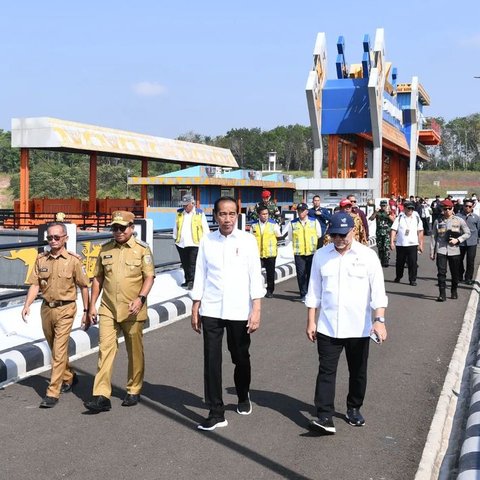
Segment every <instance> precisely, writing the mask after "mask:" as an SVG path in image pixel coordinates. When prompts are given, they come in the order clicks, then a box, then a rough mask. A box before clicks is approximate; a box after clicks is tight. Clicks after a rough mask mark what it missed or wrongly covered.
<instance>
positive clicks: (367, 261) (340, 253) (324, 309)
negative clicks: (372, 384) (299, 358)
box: [305, 212, 388, 434]
mask: <svg viewBox="0 0 480 480" xmlns="http://www.w3.org/2000/svg"><path fill="white" fill-rule="evenodd" d="M353 227H354V222H353V219H352V217H351V216H350V215H348V213H346V212H340V213H336V214H334V215H333V216H332V218H331V221H330V226H329V230H328V231H329V234H330V237H331V239H332V243H330V244H328V245H326V246H325V247H323V248H321V249H320V250H317V252H316V253H315V255H314V257H313V264H312V272H311V276H310V283H309V286H308V293H307V297H306V299H305V305H306V306H307V307H308V314H307V328H306V334H307V337H308V339H309V340H310V341H312V342H315V341H316V342H317V350H318V358H319V361H320V364H319V369H318V376H317V382H316V388H315V407H316V411H317V417H318V418H315V419H313V420H312V421H311V422H310V428H312V429H313V430H318V431H319V432H322V433H327V434H333V433H335V426H334V424H333V415H334V413H335V405H334V402H335V379H336V375H337V366H338V361H339V358H340V355H341V353H342V350H343V349H345V353H346V357H347V363H348V370H349V375H350V379H349V391H348V396H347V402H346V403H347V405H346V406H347V414H346V419H347V421H348V423H349V424H350V425H352V426H355V427H361V426H363V425H365V419H364V418H363V416H362V414H361V413H360V409H361V407H362V405H363V399H364V397H365V392H366V387H367V363H368V352H369V347H370V336H371V335H373V338H375V341H377V342H379V343H381V342H384V341H385V340H386V339H387V330H386V328H385V309H386V307H387V305H388V298H387V296H386V294H385V284H384V279H383V271H382V266H381V265H380V261H379V259H378V257H377V255H376V253H375V252H374V251H373V250H372V249H370V248H368V247H367V246H365V245H362V244H361V243H359V242H357V241H356V240H354V232H353Z"/></svg>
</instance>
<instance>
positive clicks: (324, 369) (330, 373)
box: [315, 333, 370, 417]
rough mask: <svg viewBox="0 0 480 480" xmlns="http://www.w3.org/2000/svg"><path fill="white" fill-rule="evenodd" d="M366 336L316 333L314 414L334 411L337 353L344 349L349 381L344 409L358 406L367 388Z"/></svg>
mask: <svg viewBox="0 0 480 480" xmlns="http://www.w3.org/2000/svg"><path fill="white" fill-rule="evenodd" d="M369 342H370V338H369V337H366V338H364V337H361V338H332V337H328V336H326V335H322V334H320V333H317V350H318V360H319V367H318V375H317V384H316V387H315V407H316V409H317V416H319V417H325V416H327V417H331V416H332V415H333V414H334V413H335V383H336V379H337V367H338V360H339V359H340V354H341V353H342V350H343V349H344V348H345V355H346V357H347V364H348V372H349V382H348V396H347V408H360V407H361V406H362V405H363V399H364V398H365V392H366V389H367V365H368V352H369V349H370V343H369Z"/></svg>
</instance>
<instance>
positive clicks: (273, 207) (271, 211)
mask: <svg viewBox="0 0 480 480" xmlns="http://www.w3.org/2000/svg"><path fill="white" fill-rule="evenodd" d="M263 205H266V207H267V209H268V217H269V218H271V219H272V220H275V221H276V222H277V223H280V221H281V219H282V216H281V214H280V210H279V209H278V207H277V204H276V203H275V202H273V201H272V200H269V201H268V202H258V203H256V204H255V208H254V210H253V212H252V215H251V219H252V220H253V221H255V222H258V213H257V208H258V207H260V206H263Z"/></svg>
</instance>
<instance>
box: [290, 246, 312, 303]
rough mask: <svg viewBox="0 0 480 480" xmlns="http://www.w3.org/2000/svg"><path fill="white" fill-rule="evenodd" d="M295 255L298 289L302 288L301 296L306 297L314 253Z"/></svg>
mask: <svg viewBox="0 0 480 480" xmlns="http://www.w3.org/2000/svg"><path fill="white" fill-rule="evenodd" d="M294 257H295V269H296V270H297V283H298V289H299V290H300V296H301V297H304V296H305V295H306V294H307V291H308V282H309V281H310V271H311V270H312V260H313V255H294Z"/></svg>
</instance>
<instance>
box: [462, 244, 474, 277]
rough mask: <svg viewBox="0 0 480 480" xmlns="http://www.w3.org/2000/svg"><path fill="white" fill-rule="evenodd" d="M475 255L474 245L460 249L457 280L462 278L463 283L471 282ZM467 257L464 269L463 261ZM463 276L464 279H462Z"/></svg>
mask: <svg viewBox="0 0 480 480" xmlns="http://www.w3.org/2000/svg"><path fill="white" fill-rule="evenodd" d="M476 255H477V246H476V245H466V246H465V247H460V265H459V273H458V275H459V278H464V279H465V281H467V280H473V270H474V267H475V257H476ZM465 256H466V257H467V265H466V266H465V267H464V265H463V261H464V259H465ZM464 275H465V277H464Z"/></svg>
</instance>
